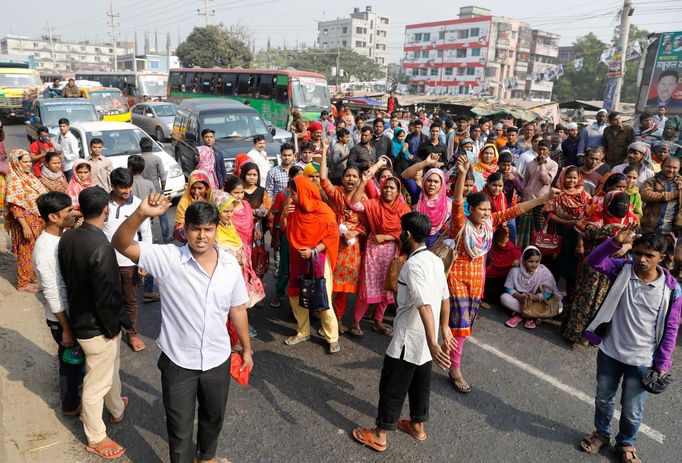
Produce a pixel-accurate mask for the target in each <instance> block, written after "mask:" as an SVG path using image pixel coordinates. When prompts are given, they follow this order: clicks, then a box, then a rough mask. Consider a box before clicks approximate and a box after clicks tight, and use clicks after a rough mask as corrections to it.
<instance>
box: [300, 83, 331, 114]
mask: <svg viewBox="0 0 682 463" xmlns="http://www.w3.org/2000/svg"><path fill="white" fill-rule="evenodd" d="M291 89H292V94H293V97H292V98H293V101H292V104H293V105H294V106H295V107H297V108H300V109H314V110H323V109H327V110H328V109H329V104H330V103H329V101H330V99H329V89H328V88H327V82H326V81H325V80H324V79H319V78H315V77H301V78H293V79H292V80H291Z"/></svg>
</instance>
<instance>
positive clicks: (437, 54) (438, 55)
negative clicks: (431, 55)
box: [436, 50, 443, 58]
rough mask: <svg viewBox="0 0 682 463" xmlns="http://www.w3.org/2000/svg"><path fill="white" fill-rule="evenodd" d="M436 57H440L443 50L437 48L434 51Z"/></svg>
mask: <svg viewBox="0 0 682 463" xmlns="http://www.w3.org/2000/svg"><path fill="white" fill-rule="evenodd" d="M436 57H437V58H442V57H443V50H438V51H436Z"/></svg>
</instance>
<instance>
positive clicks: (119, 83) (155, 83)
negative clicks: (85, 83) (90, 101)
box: [76, 71, 168, 106]
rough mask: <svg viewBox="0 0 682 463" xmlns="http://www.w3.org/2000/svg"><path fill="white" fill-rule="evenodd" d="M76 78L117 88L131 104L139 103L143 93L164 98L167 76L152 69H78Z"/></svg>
mask: <svg viewBox="0 0 682 463" xmlns="http://www.w3.org/2000/svg"><path fill="white" fill-rule="evenodd" d="M76 80H93V81H96V82H99V83H100V84H101V85H102V87H113V88H117V89H119V90H121V92H123V95H124V96H125V97H126V98H127V99H128V105H129V106H132V105H134V104H136V103H140V102H141V101H142V100H143V99H144V96H145V95H146V96H148V97H149V98H151V99H162V98H165V97H166V86H167V82H168V76H167V75H166V74H164V73H161V72H152V71H138V72H133V71H119V72H103V71H78V72H76Z"/></svg>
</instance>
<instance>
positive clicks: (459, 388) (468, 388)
mask: <svg viewBox="0 0 682 463" xmlns="http://www.w3.org/2000/svg"><path fill="white" fill-rule="evenodd" d="M450 384H452V387H453V388H454V389H455V391H457V392H459V393H461V394H468V393H469V392H471V386H469V385H468V384H467V386H466V387H462V386H460V385H458V384H457V383H456V382H455V378H453V377H452V376H450Z"/></svg>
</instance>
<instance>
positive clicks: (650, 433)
mask: <svg viewBox="0 0 682 463" xmlns="http://www.w3.org/2000/svg"><path fill="white" fill-rule="evenodd" d="M468 342H471V343H472V344H474V345H475V346H478V347H480V348H481V349H483V350H485V351H488V352H490V353H491V354H493V355H495V356H497V357H499V358H501V359H502V360H504V361H505V362H508V363H511V364H512V365H514V366H516V367H519V368H521V369H522V370H523V371H525V372H527V373H530V374H531V375H533V376H535V377H536V378H538V379H541V380H542V381H545V382H546V383H549V384H551V385H552V386H554V387H556V388H557V389H559V390H561V391H563V392H565V393H567V394H569V395H571V396H573V397H575V398H576V399H578V400H580V401H582V402H585V403H586V404H588V405H591V406H594V397H593V396H590V395H588V394H585V393H584V392H583V391H581V390H579V389H576V388H574V387H572V386H569V385H568V384H565V383H562V382H561V381H559V380H558V379H557V378H555V377H553V376H551V375H549V374H548V373H545V372H544V371H542V370H540V369H538V368H535V367H534V366H532V365H529V364H527V363H525V362H523V361H521V360H519V359H517V358H516V357H513V356H511V355H509V354H505V353H504V352H502V351H500V350H498V349H496V348H495V347H493V346H490V345H488V344H486V343H484V342H482V341H479V340H478V339H476V338H474V337H473V336H470V337H469V339H468ZM614 418H616V419H617V420H619V419H620V410H616V411H615V413H614ZM639 432H640V433H642V434H644V435H645V436H647V437H650V438H651V439H653V440H655V441H656V442H658V443H659V444H662V443H663V441H664V440H665V435H664V434H663V433H661V432H659V431H657V430H655V429H653V428H651V427H649V426H647V425H646V424H644V423H642V424H641V426H640V427H639Z"/></svg>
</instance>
